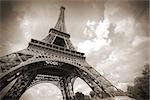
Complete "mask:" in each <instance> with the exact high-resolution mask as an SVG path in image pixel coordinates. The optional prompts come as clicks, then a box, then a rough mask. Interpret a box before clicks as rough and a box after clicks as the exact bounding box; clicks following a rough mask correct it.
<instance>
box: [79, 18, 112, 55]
mask: <svg viewBox="0 0 150 100" xmlns="http://www.w3.org/2000/svg"><path fill="white" fill-rule="evenodd" d="M94 27H95V29H94ZM108 28H109V20H108V19H105V20H103V21H100V22H99V23H98V24H97V23H96V22H94V21H88V22H87V27H86V28H85V31H84V33H85V35H87V34H88V33H86V32H92V33H91V34H90V35H88V36H89V38H90V37H93V35H94V36H95V37H93V38H92V39H87V40H84V41H83V42H80V43H79V44H78V50H79V51H81V52H84V53H86V54H89V53H91V52H93V51H98V50H99V49H101V48H102V47H103V46H106V45H109V44H110V43H111V40H110V39H109V38H108V35H109V31H108Z"/></svg>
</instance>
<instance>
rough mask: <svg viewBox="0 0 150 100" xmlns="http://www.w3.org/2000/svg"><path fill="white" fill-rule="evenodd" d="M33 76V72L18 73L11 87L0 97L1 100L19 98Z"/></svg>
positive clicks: (15, 99) (17, 99)
mask: <svg viewBox="0 0 150 100" xmlns="http://www.w3.org/2000/svg"><path fill="white" fill-rule="evenodd" d="M33 78H35V74H33V73H24V74H22V75H20V76H19V77H18V79H17V81H16V82H15V83H14V85H13V86H12V88H11V89H10V90H9V91H8V92H7V94H6V95H5V96H4V97H2V100H19V98H20V97H21V95H22V94H23V93H24V92H25V90H26V89H27V87H28V86H29V85H30V83H31V82H32V80H33Z"/></svg>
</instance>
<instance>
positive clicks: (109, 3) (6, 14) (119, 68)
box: [0, 0, 150, 100]
mask: <svg viewBox="0 0 150 100" xmlns="http://www.w3.org/2000/svg"><path fill="white" fill-rule="evenodd" d="M0 4H1V9H0V56H3V55H6V54H10V53H13V52H16V51H19V50H22V49H24V48H26V47H27V46H28V42H30V40H31V38H34V39H37V40H42V39H43V38H44V37H46V36H47V35H48V31H49V29H50V28H53V27H54V26H55V24H56V22H57V19H58V16H59V9H60V7H61V6H64V7H65V8H66V10H65V24H66V29H67V33H68V34H70V35H71V41H72V43H73V45H74V46H75V48H76V49H77V50H78V51H80V52H84V53H85V55H86V60H87V62H88V63H89V64H90V65H92V66H93V68H95V69H96V70H97V71H98V72H99V73H101V74H102V75H103V76H104V77H105V78H107V79H108V80H109V81H110V82H112V84H114V85H115V86H116V87H118V88H120V89H122V90H124V91H125V90H126V87H127V85H133V81H134V78H135V77H138V76H140V75H141V72H142V69H143V65H144V64H146V63H148V62H149V61H150V60H149V59H148V57H149V56H150V55H149V53H148V49H149V46H150V45H149V42H150V40H149V38H150V37H149V27H148V26H149V2H148V0H104V1H103V0H42V1H40V0H10V1H7V0H1V2H0ZM85 87H86V89H85ZM74 88H75V91H82V92H83V93H85V94H88V93H89V91H90V88H89V87H88V86H87V84H86V83H85V82H83V81H82V80H81V79H77V80H76V81H75V86H74ZM51 90H53V92H52V91H51ZM45 91H46V92H45ZM37 98H39V100H40V99H41V98H42V100H48V99H49V98H52V100H54V98H55V100H62V98H61V93H60V90H59V89H58V88H57V87H56V86H54V85H52V84H50V83H41V84H38V85H35V86H33V87H32V88H30V89H28V90H27V91H26V92H25V93H24V94H23V96H22V97H21V99H22V100H35V99H36V100H38V99H37Z"/></svg>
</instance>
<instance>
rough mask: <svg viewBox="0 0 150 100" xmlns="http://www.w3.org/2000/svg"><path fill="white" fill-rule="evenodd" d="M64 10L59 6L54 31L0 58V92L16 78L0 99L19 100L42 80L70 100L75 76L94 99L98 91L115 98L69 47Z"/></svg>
mask: <svg viewBox="0 0 150 100" xmlns="http://www.w3.org/2000/svg"><path fill="white" fill-rule="evenodd" d="M64 11H65V9H64V7H61V9H60V17H59V19H58V22H57V24H56V26H55V28H51V29H50V31H49V33H48V36H47V37H46V38H44V39H43V40H42V41H39V40H35V39H31V42H30V43H29V45H28V47H27V48H26V49H23V50H21V51H18V52H15V53H12V54H9V55H6V56H3V57H0V71H1V75H0V91H2V90H3V89H4V88H5V87H6V86H7V85H8V84H9V83H10V82H12V81H13V80H14V79H16V82H15V83H14V84H13V86H12V88H11V89H10V90H9V91H7V92H6V93H5V95H4V96H3V97H2V100H5V99H19V98H20V97H21V95H22V94H23V93H24V92H25V91H26V90H27V89H28V87H30V86H32V85H34V84H36V83H41V82H43V81H49V82H56V83H57V84H56V85H57V86H58V87H59V88H60V90H61V92H62V95H63V100H72V99H73V97H74V92H73V83H74V81H75V79H76V78H77V77H79V78H81V79H82V80H83V81H85V82H86V83H87V84H88V85H89V86H90V87H91V89H92V90H93V91H94V92H95V93H96V94H97V95H98V96H101V95H100V93H101V91H103V92H105V93H106V94H108V95H109V96H110V97H113V96H115V91H117V88H116V87H115V86H114V85H112V84H111V83H110V82H109V81H108V80H107V79H106V78H104V77H103V76H102V75H100V73H98V72H97V71H96V70H95V69H94V68H93V67H92V66H90V65H89V64H88V63H87V62H86V59H85V58H86V57H85V56H84V53H81V52H78V51H77V50H75V48H74V47H73V45H72V43H71V41H70V35H69V34H68V33H66V29H65V24H64ZM58 37H59V38H58ZM61 42H63V43H61Z"/></svg>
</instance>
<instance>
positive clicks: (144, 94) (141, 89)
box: [127, 64, 150, 100]
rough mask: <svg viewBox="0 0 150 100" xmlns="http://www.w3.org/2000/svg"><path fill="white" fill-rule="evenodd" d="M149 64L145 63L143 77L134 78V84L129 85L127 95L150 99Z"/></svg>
mask: <svg viewBox="0 0 150 100" xmlns="http://www.w3.org/2000/svg"><path fill="white" fill-rule="evenodd" d="M149 72H150V69H149V64H146V65H144V70H143V72H142V76H141V77H137V78H135V80H134V86H133V87H132V86H128V89H127V95H128V96H130V97H134V98H135V99H137V100H149Z"/></svg>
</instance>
